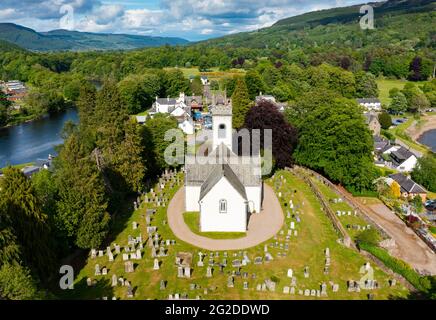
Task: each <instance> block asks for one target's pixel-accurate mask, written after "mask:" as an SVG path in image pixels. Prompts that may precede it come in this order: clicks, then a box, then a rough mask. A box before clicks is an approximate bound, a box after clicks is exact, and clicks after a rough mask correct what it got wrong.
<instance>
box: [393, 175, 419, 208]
mask: <svg viewBox="0 0 436 320" xmlns="http://www.w3.org/2000/svg"><path fill="white" fill-rule="evenodd" d="M389 178H390V179H392V180H393V181H396V182H397V183H398V184H399V185H400V191H401V196H402V197H403V198H406V199H413V198H414V197H416V196H420V197H421V198H422V201H423V202H425V200H426V199H427V191H426V190H425V189H424V188H423V187H422V186H420V185H419V184H417V183H416V182H415V181H413V180H412V179H410V178H409V177H407V176H405V175H404V174H402V173H396V174H391V175H389ZM388 184H390V183H389V182H388Z"/></svg>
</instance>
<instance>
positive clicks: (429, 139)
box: [418, 129, 436, 152]
mask: <svg viewBox="0 0 436 320" xmlns="http://www.w3.org/2000/svg"><path fill="white" fill-rule="evenodd" d="M418 142H419V143H422V144H425V145H426V146H429V147H430V149H431V150H433V152H436V129H432V130H428V131H426V132H424V133H423V134H422V135H421V136H420V137H419V139H418Z"/></svg>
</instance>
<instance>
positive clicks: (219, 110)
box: [212, 104, 232, 116]
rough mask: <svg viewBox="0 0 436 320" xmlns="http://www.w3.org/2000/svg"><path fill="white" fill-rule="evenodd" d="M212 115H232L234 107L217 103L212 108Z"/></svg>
mask: <svg viewBox="0 0 436 320" xmlns="http://www.w3.org/2000/svg"><path fill="white" fill-rule="evenodd" d="M212 115H214V116H231V115H232V107H231V106H229V105H223V104H217V105H215V106H214V107H213V108H212Z"/></svg>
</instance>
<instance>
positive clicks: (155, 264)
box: [153, 259, 159, 270]
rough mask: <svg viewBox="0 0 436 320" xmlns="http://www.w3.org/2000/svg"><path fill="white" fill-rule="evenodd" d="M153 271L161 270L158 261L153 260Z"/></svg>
mask: <svg viewBox="0 0 436 320" xmlns="http://www.w3.org/2000/svg"><path fill="white" fill-rule="evenodd" d="M153 263H154V264H153V270H159V260H158V259H154V260H153Z"/></svg>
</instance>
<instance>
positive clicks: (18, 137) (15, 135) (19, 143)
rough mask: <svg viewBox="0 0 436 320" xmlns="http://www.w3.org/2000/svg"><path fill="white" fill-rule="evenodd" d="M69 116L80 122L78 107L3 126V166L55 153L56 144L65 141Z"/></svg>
mask: <svg viewBox="0 0 436 320" xmlns="http://www.w3.org/2000/svg"><path fill="white" fill-rule="evenodd" d="M69 120H71V121H73V122H75V123H77V122H78V114H77V111H76V110H75V109H68V110H67V111H65V112H63V113H59V114H54V115H50V116H47V117H44V118H42V119H38V120H35V121H31V122H27V123H22V124H19V125H16V126H12V127H8V128H4V129H0V168H3V167H5V166H7V165H8V164H11V165H16V164H22V163H28V162H34V161H36V160H38V159H47V157H48V155H49V154H53V155H54V154H56V152H55V150H54V147H55V146H56V145H59V144H62V142H63V141H62V138H61V132H62V128H63V127H64V124H65V122H67V121H69Z"/></svg>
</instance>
